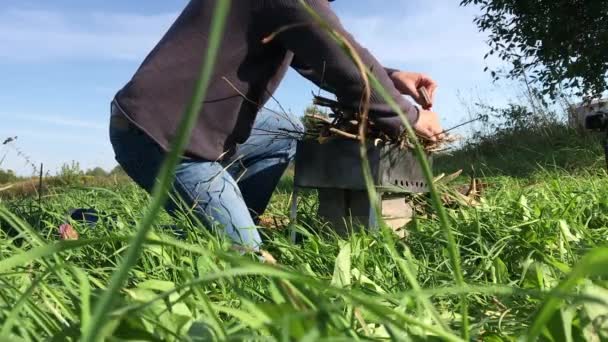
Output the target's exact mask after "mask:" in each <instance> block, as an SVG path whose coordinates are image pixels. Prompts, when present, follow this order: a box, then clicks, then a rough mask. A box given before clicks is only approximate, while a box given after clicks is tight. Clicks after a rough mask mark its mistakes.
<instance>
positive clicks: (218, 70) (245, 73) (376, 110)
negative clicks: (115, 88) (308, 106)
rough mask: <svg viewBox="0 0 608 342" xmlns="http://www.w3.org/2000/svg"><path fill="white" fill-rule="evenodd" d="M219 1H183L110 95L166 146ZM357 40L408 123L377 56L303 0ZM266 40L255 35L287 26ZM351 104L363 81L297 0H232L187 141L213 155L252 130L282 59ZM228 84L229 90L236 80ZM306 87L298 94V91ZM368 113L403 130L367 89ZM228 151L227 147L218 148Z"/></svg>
mask: <svg viewBox="0 0 608 342" xmlns="http://www.w3.org/2000/svg"><path fill="white" fill-rule="evenodd" d="M216 1H217V0H191V1H190V3H189V4H188V5H187V7H186V8H185V9H184V11H183V12H182V14H181V15H180V16H179V18H178V19H177V20H176V22H175V23H174V24H173V25H172V27H171V28H170V29H169V31H168V32H167V33H166V34H165V36H164V37H163V38H162V40H161V41H160V42H159V43H158V45H157V46H156V47H155V48H154V49H153V50H152V52H150V54H149V55H148V56H147V58H146V59H145V60H144V62H143V63H142V65H141V66H140V67H139V69H138V70H137V72H136V73H135V75H134V76H133V78H132V79H131V80H130V81H129V82H128V83H127V84H126V85H125V86H124V88H122V89H121V90H120V91H119V92H118V93H117V95H116V103H117V104H118V106H119V107H120V108H121V109H122V111H123V112H124V114H125V115H126V116H127V117H128V118H129V119H130V120H131V121H132V122H133V123H134V124H135V125H137V126H138V127H139V128H140V129H141V130H143V131H144V132H145V133H146V134H148V135H149V136H150V137H151V138H152V139H154V140H155V141H156V142H157V143H158V144H159V145H160V146H161V147H162V148H164V149H167V147H168V146H169V144H170V142H171V141H172V139H173V137H174V135H175V132H176V129H177V126H178V124H179V121H180V118H181V116H182V115H183V113H184V110H185V107H186V105H187V103H188V101H189V99H190V98H191V96H192V95H193V90H194V85H195V83H196V81H197V77H198V74H199V71H200V67H201V56H202V55H203V54H204V51H205V48H206V46H207V38H208V36H209V31H210V23H211V20H212V13H213V9H214V6H215V3H216ZM305 1H306V3H307V4H308V5H310V6H311V7H312V8H313V9H314V10H315V11H316V12H317V13H318V14H319V15H320V16H321V17H322V18H323V19H324V20H325V21H326V22H327V23H328V24H329V25H330V26H331V27H332V28H333V29H334V30H336V31H338V32H340V33H341V34H342V35H344V36H345V37H347V39H348V40H349V41H350V42H351V43H352V44H353V45H354V46H355V48H356V49H357V50H358V53H359V54H360V56H361V58H362V59H363V62H364V63H365V64H366V65H367V66H368V67H369V68H370V69H371V70H372V72H374V74H375V75H376V77H377V78H378V79H379V80H380V83H381V84H382V85H383V86H384V87H385V89H388V91H389V93H390V94H391V96H392V97H393V98H394V99H395V101H397V103H398V104H399V105H400V106H401V108H402V109H403V111H404V112H405V113H406V114H407V115H408V117H409V119H410V121H411V122H412V123H414V122H415V121H416V120H417V119H418V111H417V109H416V108H415V107H414V106H413V105H412V104H410V103H409V102H408V101H406V100H405V99H404V98H403V97H402V96H401V95H400V94H399V92H398V91H397V90H396V89H395V87H394V85H393V83H392V81H391V80H390V77H389V75H388V73H387V70H385V69H384V68H383V67H382V66H381V65H380V64H379V63H378V61H377V60H376V59H375V58H374V57H373V56H372V55H371V54H370V53H369V51H367V50H366V49H364V48H363V47H361V46H360V45H359V44H358V43H357V42H356V41H355V40H354V39H353V37H352V36H351V35H349V34H348V33H347V32H346V31H345V29H344V28H343V27H342V25H341V23H340V21H339V19H338V18H337V17H336V15H335V14H334V12H333V11H332V10H331V8H330V6H329V3H328V2H327V0H305ZM293 24H303V25H296V26H295V27H291V28H290V29H287V30H285V31H283V32H282V33H280V34H278V35H277V36H276V37H275V38H274V39H273V40H271V41H270V42H269V43H263V42H262V40H263V39H264V38H265V37H267V36H268V35H270V34H271V33H273V32H275V31H277V30H279V29H280V28H284V27H286V26H288V25H293ZM290 66H291V67H293V68H294V69H295V70H297V71H298V72H299V73H300V74H302V75H303V76H304V77H306V78H308V79H309V80H311V81H313V82H315V83H316V84H317V85H319V86H320V87H322V88H324V89H326V90H328V91H330V92H332V93H334V94H335V95H336V97H337V99H338V101H339V102H341V103H343V104H345V105H351V106H353V107H355V108H358V105H359V103H360V101H361V96H362V90H363V83H362V79H361V77H360V75H359V73H358V70H357V68H356V66H355V64H354V63H353V62H352V60H351V59H350V57H348V56H347V54H346V53H345V52H344V51H343V50H342V49H341V48H340V47H339V46H338V45H337V44H336V42H335V41H334V40H333V39H332V38H331V37H330V36H329V34H328V33H327V32H326V31H325V30H324V29H323V28H321V27H319V25H317V24H315V23H314V20H313V19H312V17H311V16H310V14H309V13H308V12H307V11H306V10H305V9H304V7H303V6H302V5H301V4H300V2H299V1H298V0H234V1H232V6H231V10H230V13H229V15H228V18H227V23H226V29H225V32H224V35H223V38H222V43H221V46H220V51H219V56H218V59H217V62H216V67H215V71H214V74H213V77H212V81H211V84H210V88H209V89H208V92H207V97H206V99H205V102H204V105H203V109H202V112H201V113H200V116H199V119H198V122H197V124H196V126H195V128H194V131H193V135H192V139H191V140H190V142H189V144H188V146H187V148H186V153H185V154H186V156H188V157H190V158H197V159H205V160H218V159H220V158H221V157H222V156H227V155H230V153H231V151H232V150H233V149H234V147H235V145H236V144H240V143H243V142H244V141H245V140H246V139H247V138H248V137H249V135H250V133H251V128H252V125H253V122H254V120H255V117H256V114H257V112H258V111H259V110H260V109H261V108H262V107H263V105H264V103H265V102H266V101H267V100H268V99H269V97H270V95H271V94H272V93H273V92H274V91H275V90H276V88H277V87H278V85H279V83H280V82H281V80H282V78H283V76H284V75H285V72H286V71H287V68H288V67H290ZM235 88H236V89H235ZM302 95H303V96H305V95H306V94H302ZM370 119H371V120H372V121H374V123H375V125H377V126H378V127H379V128H380V129H381V130H383V131H385V132H386V133H388V134H389V135H396V134H399V133H400V132H401V131H402V124H401V121H400V119H399V118H398V116H397V115H396V114H395V113H393V112H392V111H391V110H390V108H389V107H388V105H387V104H386V103H385V102H384V101H382V99H381V97H380V95H379V94H378V93H377V92H375V91H373V92H372V97H371V111H370ZM226 152H227V153H226Z"/></svg>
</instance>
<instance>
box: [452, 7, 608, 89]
mask: <svg viewBox="0 0 608 342" xmlns="http://www.w3.org/2000/svg"><path fill="white" fill-rule="evenodd" d="M461 5H463V6H468V5H478V6H480V8H481V10H482V14H481V15H480V16H478V17H476V18H475V20H474V22H475V23H476V24H477V26H478V27H479V29H480V31H482V32H488V33H489V34H490V39H489V42H488V44H489V45H490V51H489V52H488V54H487V55H486V58H487V57H488V56H490V55H493V54H495V53H496V54H497V55H498V56H499V57H500V58H501V59H502V60H503V61H506V62H507V63H508V64H510V66H511V68H510V70H508V71H507V72H506V74H504V75H499V74H497V73H496V71H492V76H493V77H494V78H495V79H497V78H499V77H501V76H506V77H509V78H520V77H525V76H529V77H527V80H529V81H530V84H531V85H533V86H534V87H535V88H537V89H538V90H540V91H541V93H542V94H544V95H549V96H550V97H551V98H553V99H555V98H556V97H557V95H559V90H560V88H562V87H567V88H570V90H572V91H573V94H575V95H577V96H587V97H590V96H593V97H597V96H601V94H602V93H603V92H604V91H606V90H608V85H607V82H606V81H607V80H606V79H607V76H608V0H462V1H461ZM486 69H487V68H486Z"/></svg>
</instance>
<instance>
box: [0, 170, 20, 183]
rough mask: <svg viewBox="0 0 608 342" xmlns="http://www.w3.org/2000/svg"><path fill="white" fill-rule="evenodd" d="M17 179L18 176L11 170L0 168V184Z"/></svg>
mask: <svg viewBox="0 0 608 342" xmlns="http://www.w3.org/2000/svg"><path fill="white" fill-rule="evenodd" d="M17 180H19V177H17V175H15V172H14V171H13V170H2V169H0V184H6V183H12V182H15V181H17Z"/></svg>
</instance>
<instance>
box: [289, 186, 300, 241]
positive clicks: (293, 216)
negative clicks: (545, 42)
mask: <svg viewBox="0 0 608 342" xmlns="http://www.w3.org/2000/svg"><path fill="white" fill-rule="evenodd" d="M289 219H290V224H289V226H290V227H289V234H290V236H291V242H292V243H294V244H295V243H296V242H297V237H298V236H297V233H296V229H295V226H296V222H297V219H298V188H297V187H295V186H294V188H293V193H292V194H291V208H290V209H289Z"/></svg>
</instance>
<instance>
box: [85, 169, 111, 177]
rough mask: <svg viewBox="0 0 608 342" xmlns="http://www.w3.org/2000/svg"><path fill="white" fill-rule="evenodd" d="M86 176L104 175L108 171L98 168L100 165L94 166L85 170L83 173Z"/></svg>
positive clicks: (106, 174)
mask: <svg viewBox="0 0 608 342" xmlns="http://www.w3.org/2000/svg"><path fill="white" fill-rule="evenodd" d="M85 174H86V175H87V176H93V177H106V176H108V173H107V172H106V171H105V170H104V169H102V168H100V167H96V168H94V169H90V170H87V172H86V173H85Z"/></svg>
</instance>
